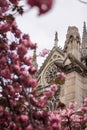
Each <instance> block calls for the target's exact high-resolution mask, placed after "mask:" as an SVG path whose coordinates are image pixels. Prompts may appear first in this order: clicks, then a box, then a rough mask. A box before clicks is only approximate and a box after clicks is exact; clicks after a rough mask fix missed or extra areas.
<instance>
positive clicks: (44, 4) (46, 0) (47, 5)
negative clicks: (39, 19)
mask: <svg viewBox="0 0 87 130" xmlns="http://www.w3.org/2000/svg"><path fill="white" fill-rule="evenodd" d="M53 1H54V0H27V3H28V4H29V5H30V6H31V7H34V6H37V7H38V8H39V15H40V14H44V13H46V12H48V11H49V10H50V9H51V8H52V5H53Z"/></svg>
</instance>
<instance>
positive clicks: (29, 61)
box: [23, 56, 32, 66]
mask: <svg viewBox="0 0 87 130" xmlns="http://www.w3.org/2000/svg"><path fill="white" fill-rule="evenodd" d="M23 61H24V63H25V64H26V65H28V66H29V65H31V64H32V57H26V56H24V58H23Z"/></svg>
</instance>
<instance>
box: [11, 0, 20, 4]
mask: <svg viewBox="0 0 87 130" xmlns="http://www.w3.org/2000/svg"><path fill="white" fill-rule="evenodd" d="M9 1H10V2H11V3H12V4H18V2H19V0H9Z"/></svg>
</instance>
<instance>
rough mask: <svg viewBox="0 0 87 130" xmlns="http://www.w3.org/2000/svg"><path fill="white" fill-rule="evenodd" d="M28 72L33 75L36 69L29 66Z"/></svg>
mask: <svg viewBox="0 0 87 130" xmlns="http://www.w3.org/2000/svg"><path fill="white" fill-rule="evenodd" d="M28 71H29V73H30V74H35V72H36V68H35V67H33V66H31V67H30V68H29V70H28Z"/></svg>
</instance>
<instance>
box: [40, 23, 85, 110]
mask: <svg viewBox="0 0 87 130" xmlns="http://www.w3.org/2000/svg"><path fill="white" fill-rule="evenodd" d="M84 52H85V53H84ZM57 72H65V74H66V80H65V83H64V85H62V86H61V91H60V99H61V101H62V102H64V103H65V104H66V105H68V104H69V102H70V101H75V102H77V106H78V108H79V107H80V106H81V105H82V104H83V99H84V97H85V96H86V95H87V31H86V24H85V23H84V27H83V36H82V43H81V38H80V34H79V31H78V28H77V27H75V26H69V27H68V30H67V34H66V40H65V45H64V48H63V49H61V48H60V47H59V46H58V34H57V32H56V33H55V39H54V46H53V48H52V50H51V51H50V53H49V54H48V56H47V58H46V60H45V61H44V63H43V64H42V66H41V68H40V69H39V71H38V86H40V87H43V90H44V89H45V86H46V85H49V84H50V81H51V80H52V78H53V77H54V76H55V74H56V73H57Z"/></svg>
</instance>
